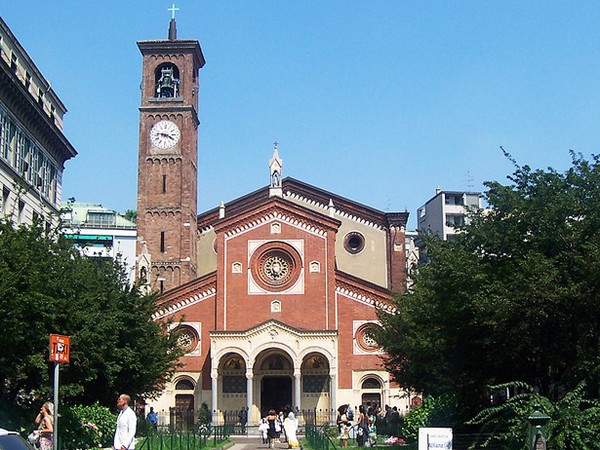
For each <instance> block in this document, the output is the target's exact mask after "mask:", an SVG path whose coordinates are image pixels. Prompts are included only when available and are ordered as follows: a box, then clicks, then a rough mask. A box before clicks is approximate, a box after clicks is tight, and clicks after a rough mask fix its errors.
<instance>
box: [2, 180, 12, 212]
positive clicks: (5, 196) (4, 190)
mask: <svg viewBox="0 0 600 450" xmlns="http://www.w3.org/2000/svg"><path fill="white" fill-rule="evenodd" d="M9 195H10V190H9V189H8V188H7V187H6V186H2V205H0V207H1V208H2V214H3V215H6V211H7V210H8V197H9Z"/></svg>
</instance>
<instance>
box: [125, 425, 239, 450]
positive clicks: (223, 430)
mask: <svg viewBox="0 0 600 450" xmlns="http://www.w3.org/2000/svg"><path fill="white" fill-rule="evenodd" d="M231 431H232V430H231V427H230V426H226V425H218V426H207V427H201V428H200V429H199V430H197V431H187V432H172V433H163V432H156V433H152V434H151V435H149V436H146V437H144V438H143V439H142V441H141V442H140V444H139V446H136V448H137V449H138V450H198V449H202V448H206V447H208V442H209V440H211V441H212V443H213V447H216V446H217V444H219V443H220V442H223V441H225V440H227V439H228V438H229V436H231Z"/></svg>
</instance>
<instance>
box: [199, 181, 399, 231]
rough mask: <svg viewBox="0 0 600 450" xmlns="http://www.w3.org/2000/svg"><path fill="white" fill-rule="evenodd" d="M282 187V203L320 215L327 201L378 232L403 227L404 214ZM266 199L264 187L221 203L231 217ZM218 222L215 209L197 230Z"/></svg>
mask: <svg viewBox="0 0 600 450" xmlns="http://www.w3.org/2000/svg"><path fill="white" fill-rule="evenodd" d="M282 185H283V198H284V199H285V198H288V199H292V198H293V199H299V200H302V201H305V202H306V203H308V204H312V205H318V206H320V207H321V208H322V209H323V211H327V209H328V206H329V204H330V201H333V204H334V206H335V210H336V213H338V214H339V215H341V216H343V217H351V218H354V219H355V220H358V221H361V222H365V223H372V224H374V225H375V226H377V227H379V228H388V227H390V226H396V227H406V222H407V220H408V212H393V213H386V212H383V211H379V210H377V209H374V208H371V207H369V206H365V205H363V204H361V203H358V202H355V201H352V200H349V199H347V198H345V197H342V196H340V195H337V194H334V193H332V192H328V191H325V190H323V189H320V188H317V187H315V186H313V185H310V184H307V183H304V182H302V181H299V180H296V179H294V178H291V177H287V178H284V179H283V181H282ZM268 199H269V187H268V186H265V187H263V188H260V189H258V190H256V191H254V192H251V193H249V194H247V195H244V196H242V197H239V198H237V199H235V200H232V201H230V202H228V203H225V204H224V207H225V211H226V214H227V215H233V216H235V215H237V214H239V213H241V212H244V211H247V210H248V209H251V208H254V207H256V206H257V205H260V204H263V203H264V202H265V201H266V200H268ZM218 220H219V208H218V207H217V208H213V209H211V210H208V211H206V212H204V213H202V214H199V215H198V229H199V230H203V229H205V228H209V227H211V226H212V225H213V224H214V223H215V222H217V221H218Z"/></svg>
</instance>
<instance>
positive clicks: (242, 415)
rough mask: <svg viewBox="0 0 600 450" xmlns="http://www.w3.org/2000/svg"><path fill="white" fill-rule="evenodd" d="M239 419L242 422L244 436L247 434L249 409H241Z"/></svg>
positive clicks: (245, 407)
mask: <svg viewBox="0 0 600 450" xmlns="http://www.w3.org/2000/svg"><path fill="white" fill-rule="evenodd" d="M238 419H239V420H240V425H241V426H242V434H246V424H247V423H248V407H247V406H244V407H242V409H240V412H239V413H238Z"/></svg>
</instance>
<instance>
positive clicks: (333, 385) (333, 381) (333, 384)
mask: <svg viewBox="0 0 600 450" xmlns="http://www.w3.org/2000/svg"><path fill="white" fill-rule="evenodd" d="M329 377H330V388H329V389H330V390H331V394H330V395H329V398H330V399H331V411H332V413H331V414H332V415H333V414H334V413H333V411H335V410H336V409H337V406H336V403H337V395H336V394H337V377H336V376H335V372H333V373H330V374H329ZM334 418H335V416H334Z"/></svg>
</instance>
